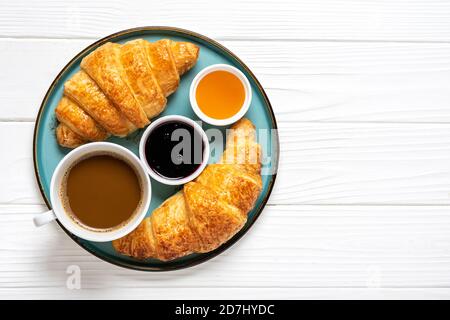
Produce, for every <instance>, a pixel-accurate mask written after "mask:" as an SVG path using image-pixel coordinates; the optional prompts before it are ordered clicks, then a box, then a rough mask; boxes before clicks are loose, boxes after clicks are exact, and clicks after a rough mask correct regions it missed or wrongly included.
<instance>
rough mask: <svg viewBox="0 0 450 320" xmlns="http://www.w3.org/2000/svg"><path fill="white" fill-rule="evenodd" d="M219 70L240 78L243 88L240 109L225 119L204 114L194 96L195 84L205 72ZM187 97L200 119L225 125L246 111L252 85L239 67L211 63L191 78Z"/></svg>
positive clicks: (236, 119) (216, 124)
mask: <svg viewBox="0 0 450 320" xmlns="http://www.w3.org/2000/svg"><path fill="white" fill-rule="evenodd" d="M219 70H221V71H227V72H230V73H232V74H234V75H235V76H236V77H238V78H239V80H241V82H242V84H243V85H244V90H245V100H244V103H243V104H242V106H241V109H240V110H239V111H238V112H237V113H236V114H235V115H233V116H232V117H230V118H227V119H215V118H211V117H209V116H207V115H206V114H204V113H203V111H202V110H201V109H200V107H199V106H198V104H197V99H196V97H195V95H196V91H197V86H198V84H199V83H200V80H202V79H203V77H205V76H206V75H207V74H209V73H211V72H214V71H219ZM189 99H190V102H191V106H192V109H193V110H194V112H195V114H196V115H197V116H198V117H199V118H200V119H202V120H203V121H205V122H207V123H209V124H212V125H215V126H227V125H229V124H232V123H235V122H236V121H238V120H239V119H241V118H242V117H243V116H244V115H245V114H246V113H247V111H248V108H249V107H250V103H251V102H252V87H251V86H250V82H249V81H248V79H247V77H246V76H245V75H244V74H243V73H242V72H241V71H240V70H239V69H237V68H235V67H233V66H230V65H228V64H213V65H211V66H209V67H206V68H204V69H203V70H202V71H200V72H199V73H197V75H196V76H195V78H194V80H192V83H191V88H190V91H189Z"/></svg>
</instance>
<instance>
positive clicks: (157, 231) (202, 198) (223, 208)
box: [113, 119, 262, 261]
mask: <svg viewBox="0 0 450 320" xmlns="http://www.w3.org/2000/svg"><path fill="white" fill-rule="evenodd" d="M232 129H233V130H231V133H230V134H229V135H228V140H227V145H226V150H225V151H224V153H223V155H222V158H221V159H220V161H219V162H218V163H217V164H211V165H208V166H207V167H206V168H205V170H204V171H203V172H202V173H201V174H200V175H199V176H198V177H197V179H195V180H194V181H192V182H189V183H187V184H186V185H185V186H184V188H183V190H182V191H180V192H178V193H176V194H175V195H173V196H172V197H170V198H168V199H167V200H166V201H165V202H163V203H162V204H161V206H160V207H159V208H157V209H156V210H154V211H153V213H152V214H151V216H150V217H148V218H145V219H144V220H143V222H141V224H140V225H139V226H138V227H137V228H136V229H135V230H134V231H133V232H131V233H130V234H128V235H127V236H125V237H123V238H120V239H118V240H115V241H113V247H114V248H115V250H116V251H118V252H119V253H121V254H124V255H128V256H132V257H135V258H138V259H146V258H156V259H159V260H163V261H167V260H172V259H175V258H179V257H182V256H185V255H187V254H190V253H194V252H198V253H201V252H209V251H212V250H214V249H216V248H218V247H219V246H220V245H221V244H223V243H224V242H226V241H227V240H228V239H230V238H231V237H232V236H233V235H235V234H236V233H237V232H238V231H239V230H240V229H241V228H242V227H243V226H244V224H245V223H246V221H247V214H248V213H249V211H250V210H251V209H252V208H253V206H254V205H255V202H256V200H257V198H258V196H259V194H260V192H261V188H262V181H261V174H260V172H261V161H260V154H261V151H260V146H259V144H258V143H256V139H255V127H254V126H253V124H252V123H251V122H250V121H249V120H247V119H241V120H240V121H239V122H237V123H236V124H235V125H234V126H233V127H232Z"/></svg>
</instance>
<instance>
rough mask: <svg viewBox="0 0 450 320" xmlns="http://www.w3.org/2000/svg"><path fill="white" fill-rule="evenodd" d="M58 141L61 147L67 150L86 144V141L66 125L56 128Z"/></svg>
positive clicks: (61, 124) (62, 124)
mask: <svg viewBox="0 0 450 320" xmlns="http://www.w3.org/2000/svg"><path fill="white" fill-rule="evenodd" d="M56 140H57V141H58V143H59V145H61V146H63V147H66V148H76V147H79V146H81V145H82V144H84V143H86V140H85V139H83V138H82V137H81V136H79V135H78V134H76V133H75V132H73V131H72V130H70V128H69V127H68V126H66V125H65V124H64V123H60V124H59V125H58V126H57V127H56Z"/></svg>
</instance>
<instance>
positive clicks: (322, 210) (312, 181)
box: [0, 0, 450, 299]
mask: <svg viewBox="0 0 450 320" xmlns="http://www.w3.org/2000/svg"><path fill="white" fill-rule="evenodd" d="M142 25H170V26H177V27H181V28H186V29H191V30H193V31H197V32H200V33H203V34H205V35H207V36H210V37H212V38H214V39H216V40H218V41H220V42H221V43H222V44H224V45H225V46H226V47H228V48H230V49H231V50H232V51H234V52H235V53H236V54H237V55H238V56H239V57H241V58H242V59H243V60H244V61H245V62H246V63H247V64H248V66H249V67H250V68H251V69H252V70H253V71H254V72H255V74H256V76H257V77H258V78H259V79H260V81H261V82H262V84H263V86H264V88H265V89H266V90H267V93H268V95H269V98H270V99H271V102H272V104H273V107H274V111H275V113H276V116H277V119H278V124H279V127H280V139H281V149H282V154H281V163H280V170H279V175H278V178H277V182H276V185H275V189H274V192H273V194H272V197H271V198H270V200H269V205H268V206H267V207H266V209H265V210H264V212H263V214H262V215H261V217H260V219H259V220H258V221H257V223H256V224H255V226H254V227H253V228H252V230H250V232H249V233H248V234H247V235H246V236H245V237H244V238H243V239H242V240H241V241H239V242H238V243H237V244H236V245H235V246H233V247H232V248H231V249H229V250H227V251H226V252H225V253H224V254H222V255H221V256H219V257H217V258H214V259H213V260H211V261H209V262H207V263H204V264H202V265H199V266H197V267H194V268H190V269H186V270H181V271H175V272H169V273H143V272H134V271H130V270H125V269H121V268H118V267H115V266H113V265H109V264H107V263H105V262H103V261H100V260H99V259H97V258H95V257H94V256H91V255H90V254H89V253H87V252H85V251H84V250H83V249H81V248H80V247H78V246H77V245H76V244H75V243H74V242H72V240H70V239H69V238H68V237H67V236H66V235H65V234H64V233H63V232H62V231H61V230H60V229H59V228H58V227H57V225H56V224H53V225H49V226H46V227H43V228H41V229H35V228H34V226H33V225H32V222H31V217H32V216H33V215H34V214H36V213H38V212H41V211H44V210H45V206H44V205H43V200H42V198H41V196H40V194H39V191H38V188H37V186H36V182H35V177H34V172H33V161H32V132H33V126H34V120H35V116H36V114H37V111H38V108H39V105H40V102H41V100H42V98H43V96H44V94H45V92H46V90H47V88H48V86H49V85H50V83H51V81H52V80H53V78H54V77H55V76H56V74H57V73H58V72H59V70H60V69H61V68H62V67H63V66H64V65H65V64H66V62H67V61H68V60H69V59H70V58H71V57H73V56H74V55H75V54H76V53H77V52H79V51H80V50H81V49H83V48H84V47H85V46H86V45H88V44H89V43H91V42H93V41H94V40H96V39H98V38H100V37H103V36H106V35H108V34H110V33H113V32H115V31H118V30H122V29H126V28H130V27H135V26H142ZM0 150H1V151H0V152H1V153H0V298H30V299H31V298H88V299H89V298H147V299H154V298H160V299H169V298H170V299H174V298H236V299H239V298H269V299H270V298H450V207H449V205H450V2H449V1H448V0H442V1H437V0H407V1H406V0H405V1H401V0H397V1H394V0H385V1H382V0H379V1H353V0H320V1H319V0H308V1H306V0H292V1H287V0H283V1H268V0H258V1H234V0H233V1H232V0H227V1H221V2H220V4H219V3H216V4H214V3H213V2H212V1H207V0H204V1H195V3H193V1H149V0H140V1H128V0H96V1H91V0H83V1H67V0H66V1H60V0H41V1H39V2H36V1H25V0H14V1H12V0H11V1H6V0H5V1H2V2H1V3H0ZM71 265H75V266H79V267H80V269H81V275H82V276H81V289H80V290H69V289H68V288H67V286H66V280H67V277H68V275H67V274H66V270H67V268H68V267H69V266H71Z"/></svg>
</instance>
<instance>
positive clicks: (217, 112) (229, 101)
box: [189, 64, 252, 126]
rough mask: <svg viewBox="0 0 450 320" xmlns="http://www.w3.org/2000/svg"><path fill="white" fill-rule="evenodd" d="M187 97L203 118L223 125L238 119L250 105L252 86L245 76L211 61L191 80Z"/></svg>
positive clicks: (234, 69)
mask: <svg viewBox="0 0 450 320" xmlns="http://www.w3.org/2000/svg"><path fill="white" fill-rule="evenodd" d="M189 98H190V102H191V106H192V109H193V110H194V112H195V114H196V115H197V116H198V117H199V118H200V119H201V120H203V121H205V122H207V123H209V124H212V125H215V126H226V125H230V124H232V123H234V122H236V121H238V120H239V119H241V118H242V117H243V116H244V115H245V113H246V112H247V111H248V109H249V107H250V103H251V101H252V89H251V86H250V82H249V81H248V79H247V77H246V76H245V75H244V74H243V73H242V72H241V71H240V70H239V69H237V68H235V67H233V66H230V65H228V64H214V65H211V66H208V67H206V68H204V69H203V70H201V71H200V72H199V73H198V74H197V75H196V76H195V78H194V80H192V83H191V87H190V92H189Z"/></svg>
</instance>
